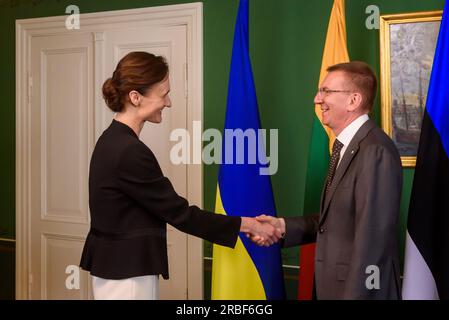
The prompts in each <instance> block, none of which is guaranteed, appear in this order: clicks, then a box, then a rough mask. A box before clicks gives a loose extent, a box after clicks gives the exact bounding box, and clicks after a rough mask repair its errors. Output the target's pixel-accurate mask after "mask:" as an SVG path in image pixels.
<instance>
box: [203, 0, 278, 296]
mask: <svg viewBox="0 0 449 320" xmlns="http://www.w3.org/2000/svg"><path fill="white" fill-rule="evenodd" d="M248 17H249V3H248V0H241V1H240V5H239V11H238V14H237V22H236V25H235V33H234V44H233V52H232V61H231V70H230V78H229V87H228V100H227V111H226V120H225V132H226V130H234V131H235V130H243V132H246V130H250V131H254V132H255V133H256V134H257V133H258V130H259V129H260V118H259V111H258V105H257V98H256V90H255V86H254V79H253V73H252V69H251V62H250V58H249V50H248V46H249V38H248ZM223 141H224V143H223V146H222V150H223V151H222V163H221V166H220V171H219V177H218V186H217V198H216V212H217V213H221V214H225V215H229V216H250V217H251V216H252V217H255V216H258V215H260V214H266V215H272V216H274V215H275V214H276V210H275V204H274V199H273V192H272V187H271V181H270V177H269V176H268V175H261V174H260V169H261V168H262V169H267V168H266V165H265V164H264V163H265V159H260V155H261V154H263V155H265V152H264V151H265V150H264V149H265V146H263V145H260V144H258V145H257V148H256V149H255V150H254V149H253V148H249V146H248V144H245V146H244V151H245V155H246V157H247V161H244V163H243V164H241V163H239V164H237V163H236V162H238V161H236V153H237V144H236V143H234V141H230V140H229V139H227V138H226V133H225V139H223ZM231 151H232V154H231V153H230V152H231ZM249 152H256V155H258V156H257V157H256V158H258V160H257V161H255V162H256V163H254V164H250V163H249V162H250V161H248V159H249ZM231 155H232V160H233V161H229V160H231V159H230V156H231ZM231 162H232V163H231ZM211 297H212V299H216V300H229V299H232V300H242V299H258V300H264V299H268V300H272V299H283V298H285V289H284V279H283V272H282V259H281V253H280V247H279V245H278V244H275V245H273V246H271V247H259V246H257V245H255V244H254V243H252V242H251V240H250V239H248V238H247V237H246V235H245V234H242V233H241V234H240V236H239V238H238V240H237V244H236V246H235V248H234V249H229V248H225V247H222V246H219V245H214V247H213V262H212V290H211Z"/></svg>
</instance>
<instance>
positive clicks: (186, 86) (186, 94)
mask: <svg viewBox="0 0 449 320" xmlns="http://www.w3.org/2000/svg"><path fill="white" fill-rule="evenodd" d="M188 72H189V68H188V64H187V63H184V97H185V98H186V99H187V98H188V97H189V77H188V74H189V73H188Z"/></svg>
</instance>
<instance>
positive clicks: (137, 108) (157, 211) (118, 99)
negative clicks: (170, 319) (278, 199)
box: [80, 52, 280, 299]
mask: <svg viewBox="0 0 449 320" xmlns="http://www.w3.org/2000/svg"><path fill="white" fill-rule="evenodd" d="M169 92H170V83H169V76H168V65H167V63H166V61H165V59H164V58H163V57H160V56H155V55H153V54H150V53H146V52H131V53H129V54H128V55H126V56H125V57H124V58H123V59H122V60H121V61H120V62H119V63H118V65H117V68H116V70H115V71H114V73H113V76H112V78H109V79H108V80H106V82H105V83H104V85H103V96H104V99H105V101H106V104H107V105H108V107H109V108H110V109H111V110H112V111H114V112H116V115H115V118H114V120H113V121H112V123H111V125H110V126H109V128H107V129H106V130H105V131H104V132H103V134H102V135H101V137H100V138H99V139H98V141H97V144H96V146H95V149H94V151H93V154H92V159H91V163H90V173H89V206H90V213H91V228H90V231H89V234H88V236H87V239H86V243H85V245H84V250H83V254H82V257H81V263H80V266H81V267H82V268H83V269H84V270H87V271H90V274H91V275H92V279H93V280H92V286H93V292H94V298H95V299H157V298H158V277H159V275H162V276H163V277H164V278H165V279H167V278H168V261H167V260H168V259H167V240H166V223H169V224H171V225H172V226H174V227H176V228H177V229H179V230H181V231H183V232H186V233H189V234H192V235H195V236H197V237H200V238H203V239H206V240H208V241H211V242H214V243H217V244H220V245H223V246H228V247H234V246H235V244H236V241H237V237H238V234H239V232H245V233H248V234H253V235H260V236H261V237H263V238H265V239H267V240H268V242H270V243H272V242H276V241H277V240H278V238H279V237H280V232H279V230H277V229H275V228H274V227H272V226H271V225H269V224H261V223H259V222H258V221H256V220H255V219H252V218H240V217H231V216H225V215H219V214H213V213H210V212H207V211H204V210H201V209H200V208H198V207H196V206H189V204H188V202H187V201H186V200H185V199H184V198H182V197H180V196H179V195H178V194H177V193H176V192H175V190H174V189H173V186H172V184H171V183H170V181H169V180H168V179H167V178H166V177H164V175H163V173H162V171H161V168H160V167H159V164H158V161H157V159H156V157H155V156H154V154H153V153H152V152H151V150H150V149H149V148H148V147H147V146H146V145H145V144H144V143H143V142H142V141H140V140H139V134H140V131H141V130H142V128H143V126H144V124H145V122H146V121H149V122H152V123H160V122H161V121H162V110H163V109H164V108H166V107H170V106H171V101H170V97H169Z"/></svg>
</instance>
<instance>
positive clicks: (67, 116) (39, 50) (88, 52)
mask: <svg viewBox="0 0 449 320" xmlns="http://www.w3.org/2000/svg"><path fill="white" fill-rule="evenodd" d="M92 45H93V41H92V35H91V34H89V33H87V34H78V35H60V36H48V37H39V38H37V37H36V38H33V39H32V50H31V59H32V61H31V65H32V69H31V75H32V78H31V79H32V80H31V79H30V81H32V83H33V91H32V98H31V109H32V110H31V113H32V124H31V128H32V135H31V137H32V138H31V139H32V141H31V146H32V159H33V161H32V163H31V171H32V184H31V190H32V191H31V197H32V202H31V203H32V211H31V246H32V248H31V256H32V260H31V273H32V292H31V297H32V298H33V299H40V298H42V299H52V298H53V299H80V298H88V297H89V287H88V285H87V281H81V282H82V285H81V288H80V290H68V289H67V288H66V287H65V279H66V277H67V276H68V275H67V274H66V273H65V271H66V267H67V266H68V265H78V264H79V257H80V253H81V250H82V247H83V244H84V239H85V236H86V234H87V231H88V226H89V210H88V189H87V186H88V180H87V179H88V178H87V176H88V165H89V158H90V154H91V151H92V147H93V143H94V140H93V132H94V130H93V129H94V128H93V113H94V106H93V103H92V101H93V95H92V92H93V90H92V84H93V82H92V79H93V71H92V70H93V46H92ZM82 278H83V279H84V280H85V279H87V274H86V273H84V272H83V273H82Z"/></svg>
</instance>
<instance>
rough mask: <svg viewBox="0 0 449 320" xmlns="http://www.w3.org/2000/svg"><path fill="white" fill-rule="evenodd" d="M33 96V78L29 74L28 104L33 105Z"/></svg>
mask: <svg viewBox="0 0 449 320" xmlns="http://www.w3.org/2000/svg"><path fill="white" fill-rule="evenodd" d="M32 95H33V76H32V75H31V73H30V72H28V103H31V98H32Z"/></svg>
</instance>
